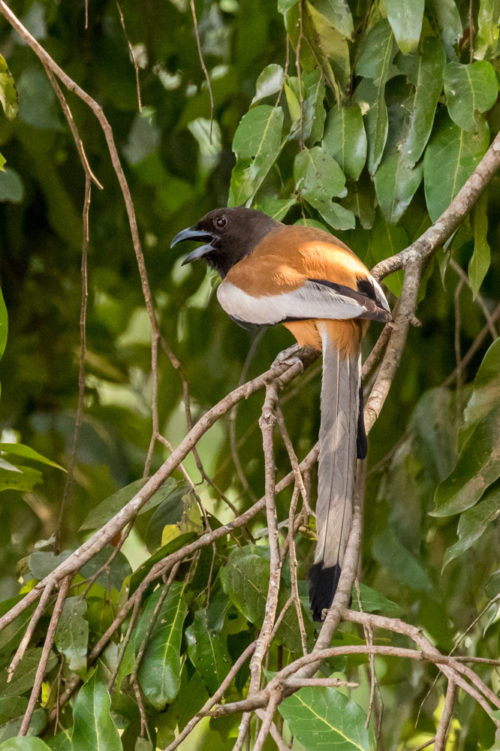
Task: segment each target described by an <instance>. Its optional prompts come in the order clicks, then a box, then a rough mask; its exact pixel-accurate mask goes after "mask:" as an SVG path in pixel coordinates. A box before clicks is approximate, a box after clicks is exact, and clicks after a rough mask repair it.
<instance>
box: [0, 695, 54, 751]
mask: <svg viewBox="0 0 500 751" xmlns="http://www.w3.org/2000/svg"><path fill="white" fill-rule="evenodd" d="M27 707H28V699H27V698H26V697H25V696H4V697H1V698H0V744H2V741H6V740H7V739H8V738H12V739H13V738H14V736H16V735H18V734H19V730H20V729H21V725H22V722H23V719H24V715H25V713H26V709H27ZM46 726H47V714H46V712H45V710H44V709H40V708H39V709H35V711H34V712H33V714H32V716H31V720H30V724H29V728H28V733H27V734H28V736H30V737H32V736H36V735H40V734H41V733H42V732H43V731H44V730H45V728H46ZM2 745H3V744H2ZM1 747H2V746H1V745H0V748H1Z"/></svg>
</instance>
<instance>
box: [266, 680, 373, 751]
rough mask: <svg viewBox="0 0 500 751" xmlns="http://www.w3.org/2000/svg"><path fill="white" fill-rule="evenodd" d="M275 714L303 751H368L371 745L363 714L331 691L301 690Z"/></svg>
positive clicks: (317, 689) (289, 698)
mask: <svg viewBox="0 0 500 751" xmlns="http://www.w3.org/2000/svg"><path fill="white" fill-rule="evenodd" d="M278 710H279V712H280V714H281V716H282V717H284V719H285V720H286V722H287V724H288V726H289V728H290V731H291V733H292V735H294V736H295V737H296V738H297V740H298V741H299V742H300V743H301V744H302V746H304V748H306V749H307V751H324V749H326V748H335V751H355V750H356V751H370V749H371V748H372V747H373V745H374V736H373V733H372V731H371V730H368V729H366V728H365V721H366V715H365V713H364V711H363V710H362V709H361V707H360V706H358V705H357V704H355V703H354V702H353V701H351V700H350V699H348V698H347V696H344V695H343V694H341V693H339V692H338V691H336V690H335V689H334V688H322V687H314V688H301V689H300V690H299V691H297V692H296V693H295V694H293V695H292V696H289V697H288V698H287V699H285V700H284V701H283V702H282V703H281V704H280V705H279V707H278Z"/></svg>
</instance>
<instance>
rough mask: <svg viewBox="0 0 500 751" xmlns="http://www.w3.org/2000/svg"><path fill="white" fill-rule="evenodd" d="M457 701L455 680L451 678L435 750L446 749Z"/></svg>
mask: <svg viewBox="0 0 500 751" xmlns="http://www.w3.org/2000/svg"><path fill="white" fill-rule="evenodd" d="M454 703H455V681H453V680H452V679H451V678H450V680H449V681H448V688H447V689H446V698H445V701H444V707H443V713H442V715H441V719H440V720H439V725H438V729H437V733H436V738H435V742H434V751H445V749H446V741H447V739H448V728H449V725H450V720H451V715H452V713H453V704H454Z"/></svg>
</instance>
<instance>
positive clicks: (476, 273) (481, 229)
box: [467, 193, 491, 299]
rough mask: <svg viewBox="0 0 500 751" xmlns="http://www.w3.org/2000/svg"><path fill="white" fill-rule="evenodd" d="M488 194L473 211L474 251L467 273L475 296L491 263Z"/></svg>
mask: <svg viewBox="0 0 500 751" xmlns="http://www.w3.org/2000/svg"><path fill="white" fill-rule="evenodd" d="M487 209H488V196H487V194H486V193H483V194H482V195H481V196H480V198H479V200H478V201H477V202H476V205H475V206H474V209H473V211H472V229H473V232H474V252H473V253H472V257H471V259H470V261H469V266H468V269H467V273H468V275H469V281H470V285H471V289H472V295H473V298H474V299H476V296H477V293H478V292H479V289H480V287H481V284H482V283H483V280H484V277H485V276H486V274H487V273H488V269H489V268H490V264H491V250H490V246H489V244H488V240H487V234H488V211H487Z"/></svg>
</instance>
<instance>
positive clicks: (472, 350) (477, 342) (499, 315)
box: [443, 303, 500, 386]
mask: <svg viewBox="0 0 500 751" xmlns="http://www.w3.org/2000/svg"><path fill="white" fill-rule="evenodd" d="M499 319H500V303H498V305H497V306H496V308H495V310H494V311H493V312H492V313H491V321H492V322H493V323H496V321H498V320H499ZM488 332H489V327H488V324H486V325H485V326H483V328H482V329H481V331H480V332H479V334H478V335H477V336H476V338H475V339H474V341H473V342H472V344H471V346H470V347H469V349H468V350H467V352H466V353H465V355H464V356H463V357H462V362H461V365H462V368H466V367H467V365H468V364H469V363H470V361H471V360H472V358H473V357H474V355H475V354H476V352H477V351H478V349H479V348H480V346H481V344H482V343H483V342H484V340H485V339H486V336H487V335H488ZM457 375H458V368H455V370H454V371H453V372H452V373H450V375H449V376H448V378H447V379H446V380H445V381H443V386H449V385H450V384H452V383H453V381H455V380H456V378H457Z"/></svg>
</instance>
